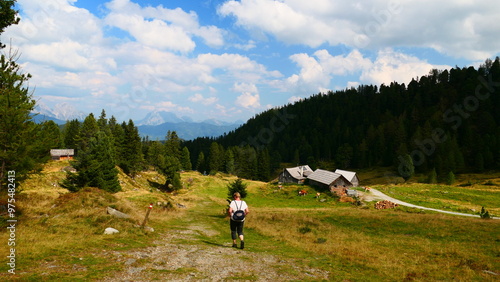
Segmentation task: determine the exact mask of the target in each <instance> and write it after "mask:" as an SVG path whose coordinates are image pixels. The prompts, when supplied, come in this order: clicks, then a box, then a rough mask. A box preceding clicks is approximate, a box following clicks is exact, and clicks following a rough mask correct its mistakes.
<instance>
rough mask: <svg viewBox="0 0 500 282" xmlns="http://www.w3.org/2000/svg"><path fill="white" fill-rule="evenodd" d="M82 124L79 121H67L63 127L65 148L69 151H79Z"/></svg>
mask: <svg viewBox="0 0 500 282" xmlns="http://www.w3.org/2000/svg"><path fill="white" fill-rule="evenodd" d="M80 130H81V123H80V122H79V121H78V120H77V119H74V120H70V121H67V122H66V124H65V125H64V127H63V133H62V134H63V139H64V147H65V148H68V149H77V147H78V136H80Z"/></svg>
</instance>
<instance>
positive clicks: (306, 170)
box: [286, 165, 313, 180]
mask: <svg viewBox="0 0 500 282" xmlns="http://www.w3.org/2000/svg"><path fill="white" fill-rule="evenodd" d="M301 169H302V174H301ZM286 171H288V173H290V175H291V176H292V177H293V178H295V179H297V180H302V179H306V177H307V176H308V175H310V174H311V173H313V171H312V169H311V168H310V167H309V166H308V165H302V166H296V167H291V168H287V169H286Z"/></svg>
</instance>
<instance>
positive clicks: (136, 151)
mask: <svg viewBox="0 0 500 282" xmlns="http://www.w3.org/2000/svg"><path fill="white" fill-rule="evenodd" d="M122 128H123V131H124V136H123V143H122V144H121V150H120V161H119V166H120V168H121V169H123V172H125V173H126V174H128V175H131V176H135V175H136V174H137V172H139V171H140V170H141V169H142V168H143V166H144V156H143V155H142V147H141V146H142V143H141V137H140V136H139V131H138V129H137V127H136V126H135V125H134V122H133V121H132V120H129V122H128V123H127V124H126V123H125V122H124V123H123V124H122Z"/></svg>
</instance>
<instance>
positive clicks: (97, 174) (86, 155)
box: [61, 131, 121, 193]
mask: <svg viewBox="0 0 500 282" xmlns="http://www.w3.org/2000/svg"><path fill="white" fill-rule="evenodd" d="M73 167H74V168H75V169H76V170H77V172H76V173H73V172H68V176H67V178H66V179H65V180H64V181H63V182H62V183H61V185H62V186H63V187H65V188H67V189H69V190H70V191H73V192H76V191H79V190H80V189H82V188H85V187H97V188H100V189H102V190H104V191H107V192H111V193H115V192H118V191H120V190H121V187H120V184H119V182H118V170H117V169H116V168H115V162H114V159H113V158H112V153H111V149H110V138H109V136H106V134H105V133H104V132H102V131H98V133H97V134H96V137H91V138H90V140H89V141H88V143H87V147H86V149H85V150H82V151H80V153H79V155H78V158H77V161H75V162H73Z"/></svg>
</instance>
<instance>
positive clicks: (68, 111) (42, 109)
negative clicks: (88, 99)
mask: <svg viewBox="0 0 500 282" xmlns="http://www.w3.org/2000/svg"><path fill="white" fill-rule="evenodd" d="M33 112H34V113H37V114H40V115H44V116H47V117H51V118H55V119H58V120H62V121H67V120H73V119H77V120H84V119H85V117H86V116H87V114H85V113H84V112H82V111H79V110H77V109H76V108H75V107H74V106H72V105H71V104H69V103H66V102H64V103H59V104H56V105H55V106H54V108H53V109H51V108H50V107H48V106H47V105H45V104H43V103H38V104H37V106H36V107H35V109H34V111H33Z"/></svg>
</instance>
